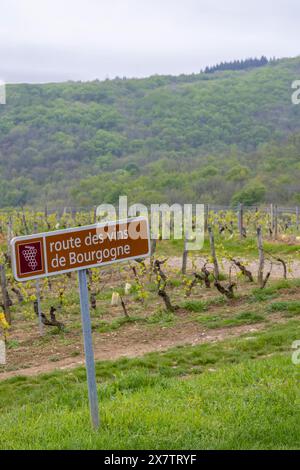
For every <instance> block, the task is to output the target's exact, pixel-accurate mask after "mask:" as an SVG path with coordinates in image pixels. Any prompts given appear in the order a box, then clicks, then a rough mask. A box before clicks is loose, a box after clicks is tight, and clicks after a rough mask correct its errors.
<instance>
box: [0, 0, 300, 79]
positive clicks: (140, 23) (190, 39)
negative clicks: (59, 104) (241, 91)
mask: <svg viewBox="0 0 300 470" xmlns="http://www.w3.org/2000/svg"><path fill="white" fill-rule="evenodd" d="M299 23H300V0H244V1H243V0H84V1H79V0H0V79H2V80H5V81H6V82H48V81H63V80H92V79H95V78H99V79H104V78H106V77H110V78H113V77H115V76H117V75H118V76H121V77H123V76H127V77H143V76H148V75H152V74H156V73H158V74H174V75H175V74H180V73H192V72H199V70H200V69H201V68H203V67H205V66H206V65H212V64H214V63H217V62H220V61H221V60H231V59H237V58H246V57H249V56H260V55H263V54H264V55H267V56H268V57H269V56H276V57H288V56H289V57H292V56H297V55H300V41H299V39H300V32H299V31H300V26H299Z"/></svg>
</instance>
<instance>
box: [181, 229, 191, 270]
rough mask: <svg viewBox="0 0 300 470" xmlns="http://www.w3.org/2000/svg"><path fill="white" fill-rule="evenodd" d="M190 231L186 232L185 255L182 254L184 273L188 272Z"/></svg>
mask: <svg viewBox="0 0 300 470" xmlns="http://www.w3.org/2000/svg"><path fill="white" fill-rule="evenodd" d="M187 247H188V233H186V235H185V237H184V248H183V255H182V268H181V272H182V274H186V268H187V260H188V254H189V252H188V248H187Z"/></svg>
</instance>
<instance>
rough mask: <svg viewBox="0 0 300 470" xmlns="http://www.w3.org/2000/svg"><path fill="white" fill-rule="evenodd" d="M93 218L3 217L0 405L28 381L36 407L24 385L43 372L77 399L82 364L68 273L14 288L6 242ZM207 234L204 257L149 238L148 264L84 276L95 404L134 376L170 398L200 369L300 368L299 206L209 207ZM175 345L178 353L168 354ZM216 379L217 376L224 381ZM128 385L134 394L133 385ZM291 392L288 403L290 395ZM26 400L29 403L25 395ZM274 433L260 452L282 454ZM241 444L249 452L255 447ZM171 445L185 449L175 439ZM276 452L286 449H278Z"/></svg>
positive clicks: (81, 213)
mask: <svg viewBox="0 0 300 470" xmlns="http://www.w3.org/2000/svg"><path fill="white" fill-rule="evenodd" d="M95 214H96V212H95V210H94V208H91V209H90V210H75V209H65V210H62V211H55V212H51V211H47V210H45V211H40V212H38V211H36V212H34V211H29V210H19V211H18V210H14V211H11V212H2V213H1V214H0V246H1V255H0V256H1V259H0V274H1V295H0V304H1V308H2V313H0V328H1V335H2V337H3V338H4V339H5V342H6V346H7V365H6V366H0V380H1V378H2V379H10V380H9V381H4V382H2V384H3V385H1V384H0V397H1V396H2V397H3V400H4V402H3V403H4V404H3V406H6V405H5V400H8V402H9V398H5V399H4V396H7V390H9V388H10V387H13V384H16V387H17V388H18V389H20V390H19V392H20V393H21V396H22V393H23V392H22V390H23V389H22V386H23V385H24V386H26V384H27V383H28V384H30V383H36V384H37V383H39V387H38V390H39V391H38V390H36V400H37V403H40V404H41V406H42V402H43V398H42V390H43V384H42V383H40V382H32V381H34V380H39V379H38V378H37V379H34V377H39V374H43V373H48V374H52V375H49V380H50V378H51V377H54V382H53V383H54V385H55V388H56V389H57V387H61V389H60V391H58V390H57V392H58V393H62V396H63V393H64V390H65V388H66V387H67V388H68V387H69V386H70V387H71V385H72V386H73V385H74V383H77V382H78V383H80V387H81V388H80V390H81V392H80V398H78V400H79V401H80V403H82V400H83V398H82V396H83V395H82V394H84V393H85V392H84V391H83V390H84V389H82V387H83V386H84V371H83V370H82V372H80V371H81V367H82V365H83V364H84V356H83V347H82V333H81V319H80V307H79V298H78V288H77V287H78V286H77V276H76V273H68V274H66V275H61V276H57V277H50V278H47V279H44V280H40V281H38V282H36V281H34V282H26V283H23V284H19V283H17V282H16V281H15V280H14V278H13V274H12V269H11V251H10V240H11V239H12V238H13V237H14V236H19V235H26V234H32V233H39V232H44V231H53V230H56V229H61V228H67V227H75V226H83V225H88V224H91V223H94V222H95V221H96V215H95ZM205 232H206V235H205V243H204V247H203V249H202V250H201V251H198V252H197V251H191V252H187V250H186V248H185V247H186V244H185V242H184V241H183V240H173V239H171V240H161V239H158V240H152V253H151V257H150V258H149V259H147V260H146V261H141V260H139V261H131V262H126V263H122V264H120V265H114V266H109V267H103V268H101V269H90V270H89V271H88V275H89V276H88V279H89V296H90V307H91V315H92V330H93V340H94V348H95V357H96V360H97V361H100V362H99V363H98V364H97V380H99V384H100V385H99V390H100V394H101V393H104V395H105V396H104V399H106V398H107V397H108V396H110V392H109V390H110V389H111V387H113V388H114V387H115V388H114V390H115V391H114V392H112V393H113V395H114V394H115V392H116V390H119V393H121V391H122V387H123V389H124V390H125V389H126V390H127V388H126V387H127V385H128V384H127V385H126V384H124V383H123V382H124V381H125V382H126V380H127V379H128V380H129V381H130V377H129V376H128V374H129V375H130V374H136V375H135V379H134V380H139V379H137V377H140V375H139V374H141V376H143V377H144V379H145V376H146V377H148V378H147V380H146V379H145V380H146V382H147V384H148V385H147V386H149V387H150V386H151V387H152V385H151V384H152V382H151V381H153V386H158V387H162V386H163V385H162V382H161V381H164V380H167V379H170V384H171V385H170V387H171V389H170V390H169V389H168V393H170V394H171V395H172V393H173V391H172V387H175V383H174V382H172V380H175V379H176V378H180V377H186V376H187V377H190V376H192V377H195V379H193V380H195V381H197V380H198V376H199V380H200V376H201V375H202V374H204V372H205V371H206V372H207V371H210V372H211V373H212V372H213V371H216V373H218V374H221V375H222V373H221V372H217V371H220V370H221V369H222V368H223V367H227V366H230V365H232V366H236V367H243V368H245V367H248V366H246V365H245V364H246V363H244V362H243V361H250V360H252V359H256V358H262V359H263V358H267V357H268V356H269V355H271V356H273V355H274V359H272V360H273V361H275V362H276V361H277V355H278V361H279V362H280V361H283V362H284V367H285V368H289V370H290V372H291V371H292V373H293V374H294V373H297V372H298V369H297V368H295V366H293V365H292V364H291V360H290V359H288V358H287V354H290V353H291V345H292V343H293V341H295V340H297V339H299V334H300V333H299V323H298V321H297V320H298V315H300V301H299V294H300V260H299V250H300V236H299V235H298V234H299V211H298V209H297V208H289V209H287V208H280V207H277V206H271V207H261V208H257V207H243V206H242V205H240V206H239V207H236V208H231V209H230V208H222V207H216V206H215V207H213V206H210V207H207V206H206V210H205ZM39 302H40V304H41V311H42V313H41V315H40V317H39V311H38V304H39ZM249 339H251V341H249ZM178 347H180V349H179V350H178V352H176V351H177V350H176V349H172V348H178ZM145 354H146V356H145ZM282 354H283V356H282ZM138 358H140V359H138ZM111 361H115V362H111ZM78 367H79V369H78ZM251 367H252V365H250V364H249V371H250V370H251ZM257 367H258V366H257ZM263 367H265V368H266V369H267V368H268V366H267V365H263ZM274 367H275V368H278V365H275V366H274ZM57 371H60V372H57ZM70 371H73V372H70ZM228 373H229V375H230V374H231V373H233V372H231V371H229V372H228ZM53 374H54V375H53ZM57 374H58V375H57ZM59 374H63V375H59ZM64 374H66V375H64ZM249 374H250V372H249ZM253 374H254V371H253ZM19 376H23V377H19ZM225 376H226V374H225ZM225 376H220V377H219V379H220V381H221V382H224V380H225ZM42 377H43V376H42ZM45 377H47V376H45ZM126 377H127V378H126ZM128 377H129V378H128ZM289 377H290V376H289ZM144 379H143V380H144ZM24 380H26V381H25V382H24ZM140 380H142V379H140ZM201 380H202V379H201ZM203 380H206V379H205V378H203ZM207 380H208V381H209V380H210V379H209V378H208V379H207ZM289 380H290V379H289ZM27 381H28V382H27ZM68 381H70V384H69V385H68V383H69V382H68ZM157 381H158V382H157ZM156 382H157V383H156ZM114 383H115V385H113V384H114ZM122 383H123V385H122ZM168 383H169V382H168ZM22 384H23V385H22ZM28 386H29V385H28ZM143 386H144V385H143ZM293 386H294V385H293ZM103 387H105V388H104V391H103ZM107 387H108V388H107ZM124 387H125V388H124ZM128 387H129V388H128V390H129V389H130V390H131V387H133V389H135V387H136V390H137V393H140V387H142V385H141V384H140V385H138V384H135V385H133V384H131V385H130V386H129V385H128ZM193 387H196V384H194V385H192V388H193ZM209 387H210V386H209V385H208V388H209ZM101 390H102V391H101ZM105 390H106V391H105ZM74 393H75V391H74ZM128 393H129V392H128ZM262 393H268V392H267V391H264V392H262ZM278 393H279V392H278ZM290 393H291V394H292V396H293V393H294V391H291V392H290ZM106 394H108V395H106ZM51 396H52V395H51ZM105 397H106V398H105ZM140 398H141V397H140ZM122 399H123V398H122ZM124 399H125V398H124ZM165 399H167V398H166V397H165ZM264 399H267V398H266V397H265V398H264ZM280 399H281V398H280ZM20 400H21V402H20V403H22V399H21V398H20ZM24 400H25V402H26V403H28V402H27V399H26V397H25V396H24ZM51 400H52V401H53V397H52V398H51ZM291 400H292V398H291ZM25 402H24V403H25ZM75 402H76V398H75ZM7 406H8V408H10V406H13V405H12V403H11V404H9V403H8V405H7ZM66 406H67V407H69V406H71V403H69V402H68V405H66ZM130 406H131V405H130ZM130 406H129V408H130ZM178 406H179V407H181V406H182V404H179V405H178ZM241 406H242V405H241ZM12 410H13V408H12ZM272 412H273V411H272V410H270V413H272ZM84 413H86V414H87V411H84ZM12 416H13V415H11V416H10V415H9V416H8V418H7V419H8V421H7V422H6V421H5V420H4V426H7V427H8V426H9V423H10V422H11V421H10V420H11V419H13V418H12ZM84 416H85V415H84ZM23 419H26V418H25V416H24V417H23ZM45 419H46V418H45ZM84 419H86V418H84ZM87 419H88V418H87ZM106 419H109V418H108V417H107V416H106ZM266 419H268V418H266ZM270 419H272V417H270ZM194 424H195V426H196V423H194ZM44 425H45V426H46V427H47V425H46V424H45V423H44ZM266 426H267V424H266ZM293 426H296V424H295V423H293ZM263 428H264V427H263V426H262V432H263ZM7 429H8V428H7ZM296 435H297V432H296V428H295V440H294V441H293V440H292V442H291V443H290V445H291V447H293V446H294V447H295V446H296V445H297V444H296V442H297V438H296ZM274 436H275V434H274ZM274 436H273V437H272V436H270V439H271V441H270V442H269V443H268V444H265V445H267V446H270V447H276V446H278V447H280V446H282V443H283V441H282V438H280V439H281V440H280V439H279V438H278V439H279V440H278V441H277V442H276V443H275V440H276V439H275V437H274ZM23 438H24V436H23ZM20 439H21V438H20ZM84 439H85V438H84ZM86 439H88V437H87V436H86ZM126 439H127V438H124V446H125V445H132V442H131V441H130V439H131V437H128V439H129V440H126ZM272 439H273V441H272ZM20 442H21V441H20ZM118 442H119V441H118ZM137 442H138V444H135V445H138V446H143V444H142V441H139V440H138V441H137ZM148 442H149V441H148ZM242 442H243V445H244V446H246V447H247V446H248V447H249V446H250V447H251V446H254V445H255V442H256V441H251V439H250V441H248V443H247V439H244V441H242ZM179 443H180V445H183V446H186V445H187V444H186V442H185V441H184V440H183V441H180V442H179ZM110 444H111V443H110ZM167 444H168V446H170V445H171V447H172V445H173V444H172V443H171V441H168V442H167ZM208 444H209V445H211V446H216V442H215V441H214V442H213V439H212V441H211V442H210V441H209V442H208V443H207V442H206V443H203V446H204V445H208ZM17 445H21V444H17ZM44 445H45V444H44ZM53 445H54V444H53ZM66 445H67V444H66ZM68 445H69V444H68ZM82 445H83V446H87V445H88V444H87V443H85V444H83V443H82ZM101 445H104V444H101ZM111 445H113V444H111ZM153 445H154V444H153ZM162 445H163V444H162ZM174 445H175V443H174ZM178 445H179V444H178ZM196 445H199V444H196ZM201 445H202V444H201ZM224 445H225V444H224ZM284 445H285V446H287V447H289V444H288V443H287V442H285V443H284ZM175 447H176V445H175ZM217 447H218V446H217ZM172 448H173V447H172Z"/></svg>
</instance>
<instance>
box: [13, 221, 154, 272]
mask: <svg viewBox="0 0 300 470" xmlns="http://www.w3.org/2000/svg"><path fill="white" fill-rule="evenodd" d="M11 245H12V254H13V269H14V276H15V278H16V280H17V281H29V280H32V279H38V278H42V277H47V276H53V275H55V274H63V273H67V272H71V271H78V270H80V269H86V268H93V267H100V266H103V265H106V264H112V263H117V262H121V261H126V260H130V259H135V258H145V257H147V256H149V254H150V241H149V227H148V221H147V219H145V218H143V217H138V218H135V219H129V220H120V221H117V222H107V223H102V224H95V225H90V226H86V227H78V228H71V229H66V230H58V231H56V232H46V233H41V234H37V235H31V236H24V237H17V238H14V239H13V240H12V241H11Z"/></svg>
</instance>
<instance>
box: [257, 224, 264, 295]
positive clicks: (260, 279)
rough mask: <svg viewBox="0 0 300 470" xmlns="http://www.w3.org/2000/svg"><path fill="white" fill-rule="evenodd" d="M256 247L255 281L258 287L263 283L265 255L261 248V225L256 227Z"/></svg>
mask: <svg viewBox="0 0 300 470" xmlns="http://www.w3.org/2000/svg"><path fill="white" fill-rule="evenodd" d="M257 247H258V253H259V262H258V274H257V282H258V284H259V286H260V287H263V285H264V265H265V256H264V249H263V239H262V229H261V227H258V228H257Z"/></svg>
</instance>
